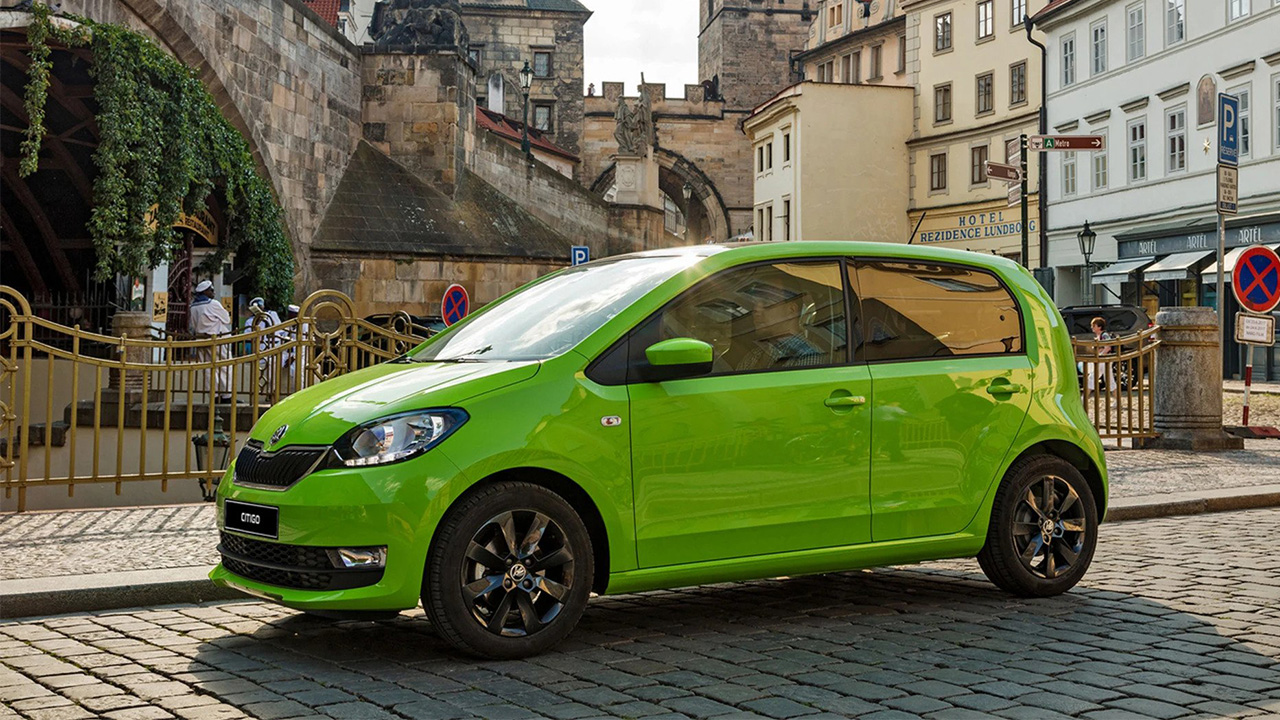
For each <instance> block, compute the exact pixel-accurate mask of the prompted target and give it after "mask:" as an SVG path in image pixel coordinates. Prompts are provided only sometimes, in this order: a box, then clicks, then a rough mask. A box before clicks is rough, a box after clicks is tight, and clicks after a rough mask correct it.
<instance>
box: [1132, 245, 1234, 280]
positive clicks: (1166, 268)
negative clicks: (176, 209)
mask: <svg viewBox="0 0 1280 720" xmlns="http://www.w3.org/2000/svg"><path fill="white" fill-rule="evenodd" d="M1216 254H1217V252H1216V251H1214V250H1196V251H1194V252H1184V253H1177V254H1176V255H1170V256H1168V257H1166V258H1163V259H1161V260H1160V262H1158V263H1156V264H1155V265H1152V266H1151V267H1149V268H1147V269H1146V270H1143V271H1142V279H1143V280H1149V281H1151V282H1156V281H1158V280H1190V279H1191V278H1192V277H1193V275H1192V274H1191V268H1192V267H1194V266H1195V265H1198V264H1199V263H1201V262H1203V261H1204V260H1205V259H1206V258H1208V257H1209V256H1211V255H1216Z"/></svg>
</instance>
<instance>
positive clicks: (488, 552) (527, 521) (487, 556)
mask: <svg viewBox="0 0 1280 720" xmlns="http://www.w3.org/2000/svg"><path fill="white" fill-rule="evenodd" d="M572 587H573V551H572V549H571V548H570V547H569V545H568V543H567V542H566V540H565V533H564V530H562V529H561V528H560V526H559V525H557V524H556V523H555V522H553V521H552V520H551V518H549V517H547V516H546V515H543V514H542V513H540V512H538V511H536V510H528V509H526V510H508V511H506V512H503V513H501V514H499V515H495V516H494V517H492V518H490V519H489V521H488V522H486V523H485V524H484V525H482V526H481V527H480V529H479V530H477V531H476V533H475V535H474V536H473V537H472V538H471V543H470V545H468V546H467V553H466V557H465V558H464V559H463V561H462V594H463V596H464V598H465V599H466V600H467V602H469V603H470V604H471V615H472V617H474V618H475V619H476V622H478V623H480V625H481V626H482V627H484V628H485V629H486V630H488V631H489V632H491V633H493V634H495V635H503V636H506V637H522V636H526V635H532V634H534V633H537V632H539V631H541V630H542V629H543V628H545V627H547V625H549V624H550V623H552V622H554V621H555V619H556V617H557V616H559V615H560V613H561V611H563V610H564V600H565V599H566V598H567V597H568V596H569V592H570V590H571V589H572Z"/></svg>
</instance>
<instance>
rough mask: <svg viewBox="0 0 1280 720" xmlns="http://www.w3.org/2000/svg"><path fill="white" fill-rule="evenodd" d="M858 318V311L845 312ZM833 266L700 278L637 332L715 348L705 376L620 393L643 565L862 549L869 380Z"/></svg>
mask: <svg viewBox="0 0 1280 720" xmlns="http://www.w3.org/2000/svg"><path fill="white" fill-rule="evenodd" d="M853 307H854V308H856V307H857V305H856V303H854V304H853ZM849 312H850V310H849V308H848V306H847V305H846V299H845V288H844V280H843V272H842V266H841V263H840V262H839V261H835V260H828V261H821V262H794V263H783V262H779V263H772V264H759V265H751V266H747V267H742V268H734V269H731V270H727V271H724V272H722V273H719V274H718V275H715V276H713V277H711V278H708V279H706V280H704V281H703V282H702V283H700V284H699V285H697V286H695V287H694V288H692V289H690V290H689V291H688V292H686V293H684V294H683V295H682V296H680V297H679V298H677V299H676V300H675V301H673V302H672V303H671V304H669V305H668V306H667V307H666V308H664V309H663V310H662V311H660V312H659V313H658V314H657V315H655V316H654V317H653V318H651V319H650V320H649V321H646V323H645V324H644V325H642V326H641V327H640V328H638V329H637V330H636V331H635V332H634V334H633V336H632V338H631V341H630V342H631V354H632V357H633V358H637V359H638V358H642V357H643V352H644V348H646V347H648V346H649V345H652V344H653V343H655V342H658V341H659V340H663V339H667V338H672V337H692V338H696V339H699V340H703V341H706V342H708V343H710V344H711V345H712V347H713V348H714V351H715V353H714V362H713V369H712V372H711V373H710V374H709V375H706V376H702V377H696V378H686V379H681V380H673V381H666V382H657V383H636V384H632V385H630V386H629V393H630V399H631V418H632V421H631V432H632V435H631V442H632V448H633V455H632V457H633V460H632V464H633V477H634V493H635V513H636V535H637V541H638V550H637V552H638V559H639V564H640V566H641V567H660V566H666V565H675V564H680V563H691V562H699V561H704V560H718V559H724V558H734V557H745V556H752V555H762V554H768V553H776V552H785V551H790V550H804V549H810V548H819V547H831V546H837V545H848V544H852V543H860V542H866V541H868V540H869V539H870V517H869V500H868V482H869V472H870V461H869V456H868V453H867V447H868V438H869V432H870V429H871V416H870V413H869V406H868V403H869V401H870V397H871V383H870V377H869V373H868V371H867V368H866V366H865V365H862V364H850V363H849V343H848V337H849V323H848V322H847V319H848V317H849Z"/></svg>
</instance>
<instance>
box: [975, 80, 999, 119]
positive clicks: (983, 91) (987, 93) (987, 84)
mask: <svg viewBox="0 0 1280 720" xmlns="http://www.w3.org/2000/svg"><path fill="white" fill-rule="evenodd" d="M977 92H978V94H977V98H976V105H977V113H978V114H979V115H982V114H983V113H989V112H991V111H992V110H994V109H995V107H996V102H995V100H996V93H995V76H994V75H993V74H992V73H987V74H985V75H979V76H978V88H977Z"/></svg>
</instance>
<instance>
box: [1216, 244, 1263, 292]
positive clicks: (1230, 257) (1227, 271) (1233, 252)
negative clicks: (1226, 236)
mask: <svg viewBox="0 0 1280 720" xmlns="http://www.w3.org/2000/svg"><path fill="white" fill-rule="evenodd" d="M1251 247H1253V245H1245V246H1243V247H1238V248H1232V249H1230V250H1228V251H1227V261H1226V262H1225V263H1224V266H1225V267H1223V269H1222V273H1223V274H1224V275H1225V276H1226V277H1225V278H1224V280H1225V282H1228V283H1229V282H1231V273H1232V272H1234V271H1235V269H1236V261H1237V260H1239V259H1240V255H1241V254H1243V253H1244V251H1245V250H1248V249H1249V248H1251ZM1267 247H1269V248H1271V249H1272V250H1275V251H1276V252H1278V253H1280V245H1268V246H1267ZM1200 282H1202V283H1209V284H1213V283H1216V282H1218V261H1217V260H1214V261H1213V263H1212V264H1210V265H1209V267H1207V268H1205V269H1204V272H1202V273H1200Z"/></svg>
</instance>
